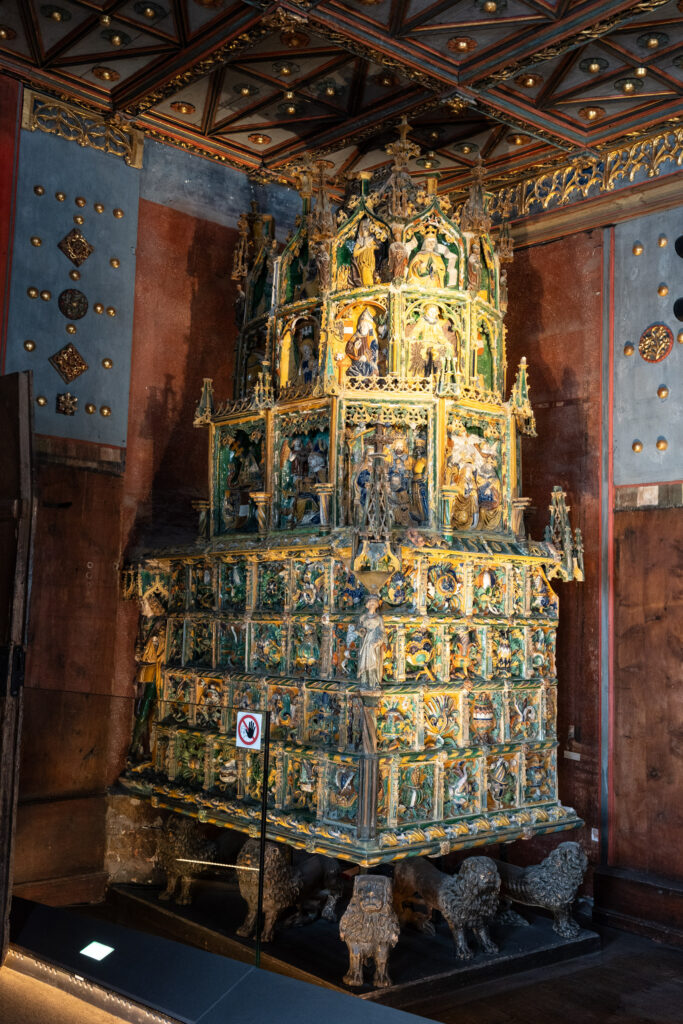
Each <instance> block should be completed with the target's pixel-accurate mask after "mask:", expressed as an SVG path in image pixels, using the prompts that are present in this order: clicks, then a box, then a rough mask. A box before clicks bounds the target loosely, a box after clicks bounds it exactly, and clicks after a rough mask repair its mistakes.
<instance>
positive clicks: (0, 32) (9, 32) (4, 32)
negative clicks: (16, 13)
mask: <svg viewBox="0 0 683 1024" xmlns="http://www.w3.org/2000/svg"><path fill="white" fill-rule="evenodd" d="M16 34H17V33H16V32H15V31H14V29H13V28H10V27H9V25H0V39H1V40H2V41H3V42H5V41H7V40H9V39H14V38H15V37H16Z"/></svg>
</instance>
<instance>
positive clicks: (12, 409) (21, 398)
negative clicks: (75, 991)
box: [0, 373, 34, 964]
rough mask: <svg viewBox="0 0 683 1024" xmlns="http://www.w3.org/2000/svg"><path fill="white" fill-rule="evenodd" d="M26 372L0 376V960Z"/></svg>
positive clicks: (23, 510) (29, 503)
mask: <svg viewBox="0 0 683 1024" xmlns="http://www.w3.org/2000/svg"><path fill="white" fill-rule="evenodd" d="M31 403H32V400H31V377H30V374H28V373H13V374H10V375H9V376H8V377H1V378H0V915H2V916H1V918H0V927H1V932H0V944H1V949H0V954H1V956H0V964H2V963H3V962H4V959H5V954H6V952H7V937H8V925H9V907H10V900H11V896H12V852H13V851H12V848H13V840H14V822H15V817H16V813H17V788H18V775H19V743H20V738H21V712H22V685H23V681H24V657H25V653H26V623H27V618H28V597H29V581H30V568H31V535H32V527H33V518H34V504H33V480H32V457H31V435H32V423H31V418H32V416H31V414H32V404H31Z"/></svg>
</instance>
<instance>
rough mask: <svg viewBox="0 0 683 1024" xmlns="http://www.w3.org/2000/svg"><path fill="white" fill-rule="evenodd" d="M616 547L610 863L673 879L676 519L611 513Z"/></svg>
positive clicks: (682, 828)
mask: <svg viewBox="0 0 683 1024" xmlns="http://www.w3.org/2000/svg"><path fill="white" fill-rule="evenodd" d="M614 542H615V578H614V652H615V653H614V683H613V685H614V698H613V706H614V721H613V743H614V748H613V750H612V751H611V758H612V779H613V787H614V792H613V805H612V821H611V839H612V841H611V845H610V864H611V865H613V866H615V867H622V868H631V869H636V870H641V871H645V872H650V873H655V874H658V875H662V876H665V877H670V878H678V879H679V880H680V879H683V809H682V806H681V787H682V785H683V687H681V664H682V663H683V636H682V634H681V622H683V512H682V511H681V509H677V508H668V509H667V508H662V509H659V508H655V509H647V510H645V509H642V510H639V511H635V510H634V511H621V512H616V513H615V516H614ZM682 925H683V922H682Z"/></svg>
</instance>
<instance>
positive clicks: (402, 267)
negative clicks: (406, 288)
mask: <svg viewBox="0 0 683 1024" xmlns="http://www.w3.org/2000/svg"><path fill="white" fill-rule="evenodd" d="M391 234H392V237H393V242H392V243H391V245H390V246H389V259H388V263H389V280H390V281H404V280H405V277H406V274H407V273H408V250H407V249H406V247H405V245H404V244H403V241H402V235H403V229H402V227H401V225H400V224H394V225H393V226H392V228H391Z"/></svg>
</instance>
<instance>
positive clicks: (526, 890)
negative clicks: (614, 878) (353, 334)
mask: <svg viewBox="0 0 683 1024" xmlns="http://www.w3.org/2000/svg"><path fill="white" fill-rule="evenodd" d="M587 867H588V858H587V857H586V854H585V853H584V852H583V850H582V849H581V847H580V846H579V844H578V843H560V845H559V846H557V847H556V848H555V849H554V850H553V851H552V853H549V854H548V856H547V857H546V858H545V860H542V861H541V863H540V864H532V865H531V866H530V867H528V868H519V867H516V866H515V865H514V864H503V863H501V862H499V863H498V871H499V872H500V876H501V879H502V892H501V895H502V896H503V897H504V898H506V899H508V900H512V901H513V902H515V903H522V904H524V905H525V906H527V907H543V908H544V909H545V910H550V911H551V912H552V915H553V929H554V930H555V931H556V932H557V934H558V935H561V936H562V938H563V939H573V938H575V937H576V936H577V935H578V934H579V932H580V930H581V929H580V927H579V925H578V924H577V923H576V921H575V920H574V919H573V917H572V916H571V907H572V903H573V902H574V899H575V898H576V893H577V892H578V889H579V886H580V885H581V883H582V882H583V876H584V874H585V873H586V868H587Z"/></svg>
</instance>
